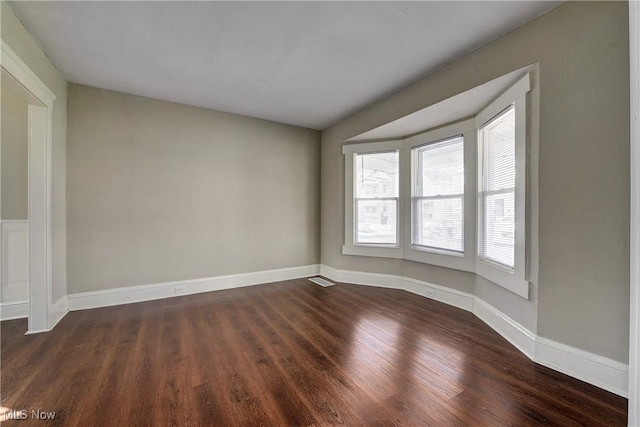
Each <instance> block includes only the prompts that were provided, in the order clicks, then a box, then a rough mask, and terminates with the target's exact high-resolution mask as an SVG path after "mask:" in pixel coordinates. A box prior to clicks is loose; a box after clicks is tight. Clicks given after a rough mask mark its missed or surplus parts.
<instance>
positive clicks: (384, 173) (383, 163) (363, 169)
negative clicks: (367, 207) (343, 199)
mask: <svg viewBox="0 0 640 427" xmlns="http://www.w3.org/2000/svg"><path fill="white" fill-rule="evenodd" d="M398 169H399V156H398V152H397V151H391V152H386V153H369V154H356V168H355V171H356V172H355V173H356V198H375V197H398Z"/></svg>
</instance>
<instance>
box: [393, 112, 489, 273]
mask: <svg viewBox="0 0 640 427" xmlns="http://www.w3.org/2000/svg"><path fill="white" fill-rule="evenodd" d="M474 126H475V121H474V120H473V119H467V120H464V121H462V122H458V123H454V124H451V125H447V126H443V127H441V128H438V129H435V130H431V131H428V132H424V133H421V134H419V135H415V136H412V137H410V138H407V139H406V140H405V147H406V151H407V157H409V161H410V162H411V168H406V169H407V170H406V171H405V172H406V173H405V174H404V176H405V180H406V181H407V186H406V187H407V189H408V190H409V191H408V192H409V194H408V196H407V200H411V199H415V198H414V197H413V196H415V191H416V185H417V184H418V183H417V182H415V181H416V180H417V170H416V168H417V166H418V165H417V164H416V163H417V161H416V160H417V159H415V153H416V151H415V149H416V148H417V147H428V146H429V145H431V144H434V143H436V144H437V143H438V142H440V141H445V140H450V139H451V138H454V137H456V136H461V137H462V138H463V141H464V142H463V153H464V192H463V195H462V200H463V211H462V214H463V217H462V224H463V234H462V242H463V250H462V251H461V252H458V253H456V252H454V251H444V250H438V249H436V248H429V247H425V246H422V245H416V244H414V242H413V239H412V238H413V235H412V233H413V231H414V230H413V227H412V224H413V218H412V206H409V208H408V209H405V217H404V224H406V225H405V238H404V241H405V252H404V258H405V259H408V260H411V261H416V262H422V263H425V264H432V265H438V266H441V267H447V268H453V269H456V270H463V271H470V272H473V271H474V270H475V242H476V232H475V229H476V224H475V220H474V219H473V218H475V206H476V198H475V191H476V185H475V169H476V132H475V127H474ZM412 157H413V158H412ZM412 204H413V201H411V202H410V205H412Z"/></svg>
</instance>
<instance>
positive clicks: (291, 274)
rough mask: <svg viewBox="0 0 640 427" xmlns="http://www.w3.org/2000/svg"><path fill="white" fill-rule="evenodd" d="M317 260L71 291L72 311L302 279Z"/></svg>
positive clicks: (315, 267)
mask: <svg viewBox="0 0 640 427" xmlns="http://www.w3.org/2000/svg"><path fill="white" fill-rule="evenodd" d="M319 271H320V266H319V265H317V264H314V265H306V266H302V267H292V268H281V269H277V270H266V271H257V272H253V273H242V274H232V275H229V276H218V277H207V278H203V279H194V280H180V281H175V282H164V283H156V284H151V285H141V286H131V287H127V288H116V289H107V290H102V291H94V292H81V293H76V294H69V295H68V296H67V299H68V308H69V310H70V311H75V310H86V309H90V308H98V307H108V306H112V305H120V304H131V303H135V302H141V301H151V300H156V299H162V298H169V297H177V296H182V295H191V294H198V293H202V292H211V291H219V290H223V289H232V288H239V287H242V286H251V285H258V284H262V283H270V282H279V281H282V280H291V279H299V278H302V277H309V276H315V275H317V274H318V273H319Z"/></svg>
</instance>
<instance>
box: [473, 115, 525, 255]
mask: <svg viewBox="0 0 640 427" xmlns="http://www.w3.org/2000/svg"><path fill="white" fill-rule="evenodd" d="M480 143H481V152H482V153H483V156H482V162H483V163H482V169H481V172H482V178H481V180H480V185H481V191H480V198H479V210H480V227H481V230H479V231H480V239H479V252H480V256H481V257H483V258H486V259H489V260H492V261H495V262H497V263H500V264H502V265H505V266H507V267H510V268H513V266H514V265H515V262H514V253H515V178H516V166H515V109H514V107H513V105H512V106H510V107H509V108H508V109H507V110H505V111H503V112H502V113H500V114H499V115H498V116H497V117H496V118H494V119H493V120H491V121H490V122H488V123H487V124H486V125H484V126H483V127H482V128H481V129H480Z"/></svg>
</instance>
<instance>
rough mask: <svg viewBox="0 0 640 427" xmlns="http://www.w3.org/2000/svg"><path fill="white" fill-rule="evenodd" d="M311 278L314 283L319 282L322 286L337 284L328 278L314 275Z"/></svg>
mask: <svg viewBox="0 0 640 427" xmlns="http://www.w3.org/2000/svg"><path fill="white" fill-rule="evenodd" d="M309 280H311V281H312V282H313V283H315V284H318V285H320V286H322V287H325V288H326V287H327V286H333V285H335V283H333V282H330V281H328V280H325V279H323V278H322V277H312V278H310V279H309Z"/></svg>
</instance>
